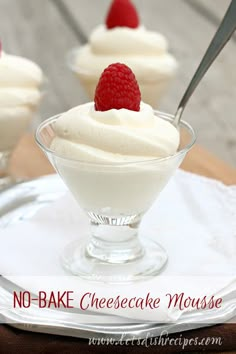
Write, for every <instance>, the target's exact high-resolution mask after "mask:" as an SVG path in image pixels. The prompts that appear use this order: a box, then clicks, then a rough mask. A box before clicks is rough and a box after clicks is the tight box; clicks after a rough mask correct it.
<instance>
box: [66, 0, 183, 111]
mask: <svg viewBox="0 0 236 354" xmlns="http://www.w3.org/2000/svg"><path fill="white" fill-rule="evenodd" d="M68 62H69V67H70V68H71V69H72V70H73V71H74V72H75V73H76V75H77V76H78V77H79V80H80V82H81V84H82V86H83V87H84V89H85V91H86V93H87V95H88V97H89V99H91V100H93V98H94V93H95V89H96V86H97V83H98V80H99V77H100V75H101V73H102V72H103V70H104V69H105V68H106V67H107V66H108V65H109V64H111V63H114V62H122V63H125V64H127V65H128V66H129V67H130V68H131V69H132V71H133V72H134V74H135V76H136V78H137V80H138V83H139V86H140V90H141V93H142V99H143V101H144V102H146V103H148V104H150V105H151V106H152V107H153V108H157V107H158V105H159V101H160V99H161V97H162V95H163V94H164V93H165V92H166V91H167V89H168V86H169V84H170V82H171V81H172V80H173V78H174V76H175V73H176V69H177V62H176V60H175V58H174V57H173V56H172V55H171V54H170V53H169V51H168V42H167V40H166V38H165V37H164V36H163V35H162V34H161V33H158V32H154V31H150V30H148V29H146V28H145V27H144V26H143V25H142V24H140V22H139V17H138V14H137V11H136V9H135V7H134V5H133V4H132V3H131V1H130V0H115V1H113V2H112V4H111V7H110V10H109V12H108V15H107V19H106V24H104V25H103V24H101V25H99V26H98V27H96V28H95V29H94V30H93V32H92V33H91V35H90V37H89V39H88V43H87V44H85V45H83V46H82V47H80V48H76V49H74V50H72V52H71V53H70V54H69V59H68Z"/></svg>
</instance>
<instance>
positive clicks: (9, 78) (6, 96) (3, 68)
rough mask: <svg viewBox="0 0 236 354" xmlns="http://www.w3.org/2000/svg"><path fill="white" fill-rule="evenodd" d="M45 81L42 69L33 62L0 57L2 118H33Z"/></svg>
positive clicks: (0, 110)
mask: <svg viewBox="0 0 236 354" xmlns="http://www.w3.org/2000/svg"><path fill="white" fill-rule="evenodd" d="M42 81H43V73H42V71H41V69H40V68H39V67H38V65H36V64H35V63H33V62H32V61H30V60H28V59H25V58H22V57H18V56H14V55H9V54H6V53H2V54H1V57H0V118H7V117H6V116H9V117H12V116H17V115H18V116H19V115H20V116H23V115H26V116H31V115H32V111H34V110H35V108H36V107H37V106H38V104H39V101H40V98H41V94H40V90H39V88H40V85H41V83H42Z"/></svg>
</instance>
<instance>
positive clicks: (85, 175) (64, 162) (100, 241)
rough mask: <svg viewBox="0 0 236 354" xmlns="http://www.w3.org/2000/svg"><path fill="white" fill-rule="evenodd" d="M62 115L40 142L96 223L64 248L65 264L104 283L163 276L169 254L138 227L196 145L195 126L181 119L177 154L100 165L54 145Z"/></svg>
mask: <svg viewBox="0 0 236 354" xmlns="http://www.w3.org/2000/svg"><path fill="white" fill-rule="evenodd" d="M155 115H156V116H157V117H159V118H161V119H164V120H167V121H169V122H172V121H173V116H171V115H168V114H165V113H161V112H157V111H156V112H155ZM59 117H60V115H58V116H55V117H52V118H49V119H48V120H46V121H44V122H43V123H42V124H41V125H40V126H39V127H38V129H37V132H36V141H37V143H38V144H39V146H40V147H41V149H42V150H43V151H44V152H45V154H46V155H47V157H48V159H49V160H50V162H51V163H52V165H53V166H54V168H55V169H56V171H57V172H58V174H59V175H60V176H61V177H62V179H63V180H64V182H65V183H66V185H67V186H68V188H69V190H70V191H71V193H72V194H73V196H74V197H75V199H76V200H77V202H78V204H79V205H80V207H81V208H82V209H83V210H84V212H85V213H86V214H87V215H88V217H89V220H90V224H91V234H90V235H83V236H84V237H83V241H82V239H81V238H80V239H79V240H75V241H74V242H73V243H72V244H69V245H68V246H67V247H66V249H65V250H64V252H63V254H62V257H61V259H62V264H63V266H64V268H66V269H67V271H69V273H72V274H74V275H79V276H81V277H84V278H88V279H91V280H98V281H99V280H101V281H134V280H139V279H143V278H144V277H145V276H154V275H157V274H158V273H160V272H161V270H162V269H163V268H164V266H165V265H166V262H167V259H168V256H167V253H166V251H165V250H164V249H163V248H162V246H160V245H159V244H158V243H157V242H156V240H150V239H149V238H148V235H144V236H142V238H140V237H139V234H138V229H139V225H140V222H141V220H142V217H143V215H144V214H145V213H146V212H147V210H148V209H149V208H150V207H151V205H152V204H153V202H154V201H155V200H156V198H157V196H158V195H159V193H160V192H161V191H162V189H163V188H164V187H165V185H166V184H167V183H168V181H169V179H170V177H171V176H172V175H173V174H174V172H175V171H176V169H177V168H178V167H179V166H180V164H181V163H182V161H183V159H184V157H185V156H186V154H187V153H188V151H189V150H190V149H191V147H192V146H193V144H194V142H195V140H196V136H195V133H194V131H193V129H192V127H191V126H190V125H189V124H188V123H186V122H184V121H182V122H181V123H180V126H179V132H180V146H179V149H178V151H177V152H176V153H175V154H174V155H172V156H168V157H165V158H155V159H151V160H149V161H147V160H146V161H139V162H127V163H116V164H114V163H112V164H96V163H89V162H82V161H79V160H76V159H70V158H65V157H63V156H61V155H59V154H57V153H56V152H55V151H53V150H52V149H51V143H52V141H53V139H54V138H55V137H56V136H57V135H56V131H55V129H54V123H55V122H56V121H57V119H58V118H59ZM157 222H158V215H157ZM78 227H79V225H78ZM75 237H76V235H75ZM157 239H158V235H157Z"/></svg>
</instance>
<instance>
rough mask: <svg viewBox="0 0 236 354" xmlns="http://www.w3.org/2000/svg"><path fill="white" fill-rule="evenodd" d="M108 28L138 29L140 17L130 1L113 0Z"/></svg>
mask: <svg viewBox="0 0 236 354" xmlns="http://www.w3.org/2000/svg"><path fill="white" fill-rule="evenodd" d="M106 26H107V28H109V29H111V28H114V27H129V28H137V27H138V26H139V16H138V13H137V11H136V8H135V7H134V5H133V4H132V2H131V1H130V0H113V2H112V4H111V7H110V9H109V11H108V14H107V18H106Z"/></svg>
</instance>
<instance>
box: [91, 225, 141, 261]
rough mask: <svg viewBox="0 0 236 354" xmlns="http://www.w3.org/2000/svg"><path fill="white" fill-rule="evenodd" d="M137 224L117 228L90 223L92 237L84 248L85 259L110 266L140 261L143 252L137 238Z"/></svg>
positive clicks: (115, 226)
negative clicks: (110, 264)
mask: <svg viewBox="0 0 236 354" xmlns="http://www.w3.org/2000/svg"><path fill="white" fill-rule="evenodd" d="M139 224H140V223H139V222H135V223H133V224H129V225H123V226H118V225H104V224H99V223H97V222H95V221H91V234H92V235H91V238H90V241H89V244H88V245H87V248H86V253H87V257H90V258H94V259H97V260H99V261H103V262H105V263H112V264H119V263H127V262H132V261H135V260H137V259H140V258H141V257H143V255H144V251H143V247H142V245H141V243H140V241H139V238H138V227H139Z"/></svg>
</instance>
